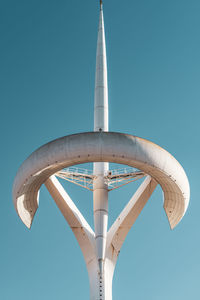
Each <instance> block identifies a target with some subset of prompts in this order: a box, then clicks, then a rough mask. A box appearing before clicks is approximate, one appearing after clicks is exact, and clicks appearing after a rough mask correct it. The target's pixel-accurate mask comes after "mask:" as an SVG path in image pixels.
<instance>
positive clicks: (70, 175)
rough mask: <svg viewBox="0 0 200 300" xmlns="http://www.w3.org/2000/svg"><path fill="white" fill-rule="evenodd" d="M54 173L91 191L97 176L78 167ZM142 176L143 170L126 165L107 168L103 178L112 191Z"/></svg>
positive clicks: (143, 174)
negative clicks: (124, 166)
mask: <svg viewBox="0 0 200 300" xmlns="http://www.w3.org/2000/svg"><path fill="white" fill-rule="evenodd" d="M55 175H56V176H57V177H59V178H62V179H65V180H67V181H69V182H71V183H74V184H76V185H78V186H81V187H83V188H85V189H87V190H89V191H93V182H94V180H95V179H96V178H97V176H95V175H93V171H91V170H88V169H83V168H79V167H70V168H67V169H63V170H61V171H58V172H57V173H56V174H55ZM144 176H145V173H144V172H142V171H140V170H136V169H135V168H130V167H129V168H128V167H127V168H121V169H113V170H109V171H108V172H107V175H106V176H104V180H105V183H106V184H107V185H108V191H112V190H115V189H117V188H119V187H122V186H124V185H126V184H128V183H131V182H134V181H136V180H138V179H141V178H143V177H144Z"/></svg>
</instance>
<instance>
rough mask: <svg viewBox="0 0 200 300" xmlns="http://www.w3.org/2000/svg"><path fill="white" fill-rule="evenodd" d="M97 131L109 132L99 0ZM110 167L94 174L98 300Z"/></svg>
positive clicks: (98, 166) (102, 296)
mask: <svg viewBox="0 0 200 300" xmlns="http://www.w3.org/2000/svg"><path fill="white" fill-rule="evenodd" d="M94 131H108V84H107V62H106V45H105V32H104V20H103V6H102V1H100V16H99V28H98V40H97V53H96V78H95V99H94ZM108 168H109V165H108V163H107V162H97V163H94V165H93V173H94V175H95V179H94V182H93V190H94V192H93V208H94V228H95V240H96V256H97V266H98V267H97V272H98V274H96V275H97V278H98V290H99V292H98V295H99V297H98V298H97V299H105V293H104V286H105V282H104V281H105V276H104V265H105V251H106V237H107V226H108V187H107V184H106V182H105V179H104V176H105V175H106V174H107V172H108ZM90 281H91V280H90ZM95 300H96V299H95Z"/></svg>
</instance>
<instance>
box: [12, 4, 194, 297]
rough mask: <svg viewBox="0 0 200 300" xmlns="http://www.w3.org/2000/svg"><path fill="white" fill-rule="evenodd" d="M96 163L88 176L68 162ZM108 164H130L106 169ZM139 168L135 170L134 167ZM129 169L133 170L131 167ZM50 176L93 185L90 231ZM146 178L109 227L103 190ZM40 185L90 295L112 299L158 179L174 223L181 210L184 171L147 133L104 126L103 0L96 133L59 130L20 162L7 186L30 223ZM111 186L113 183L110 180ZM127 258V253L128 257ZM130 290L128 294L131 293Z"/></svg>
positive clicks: (185, 182) (183, 207)
mask: <svg viewBox="0 0 200 300" xmlns="http://www.w3.org/2000/svg"><path fill="white" fill-rule="evenodd" d="M88 162H89V163H94V167H93V174H91V173H89V172H88V170H86V171H85V170H84V171H83V170H80V169H79V168H73V167H72V166H74V165H78V164H83V163H88ZM108 162H113V163H119V164H124V165H128V166H130V167H131V168H129V170H128V171H127V169H124V170H122V172H121V170H114V171H113V172H108V167H109V166H108ZM135 168H137V170H136V169H135ZM130 169H131V170H130ZM56 177H61V178H64V179H66V180H68V181H70V182H73V183H75V184H78V185H79V186H82V187H84V188H87V189H89V190H91V191H93V202H94V203H93V209H94V230H93V229H92V228H91V227H90V226H89V224H88V222H87V221H86V219H85V218H84V217H83V215H82V214H81V212H80V211H79V210H78V208H77V207H76V205H75V204H74V202H73V201H72V199H71V198H70V196H69V195H68V194H67V192H66V191H65V189H64V188H63V187H62V185H61V183H60V182H59V180H58V179H57V178H56ZM141 177H146V178H145V180H144V181H143V182H142V184H141V185H140V187H139V188H138V189H137V191H136V192H135V194H134V195H133V196H132V198H131V199H130V200H129V202H128V204H127V205H126V206H125V208H124V209H123V210H122V212H121V213H120V214H119V216H118V217H117V219H116V221H115V222H114V223H113V224H112V226H111V227H110V229H109V230H107V226H108V192H109V191H111V190H113V189H114V188H117V187H120V186H122V185H124V184H126V183H129V182H131V181H134V180H136V179H139V178H141ZM43 183H44V184H45V186H46V188H47V189H48V191H49V193H50V194H51V196H52V198H53V199H54V201H55V202H56V204H57V206H58V208H59V209H60V211H61V212H62V214H63V216H64V218H65V219H66V221H67V222H68V224H69V226H70V227H71V229H72V231H73V233H74V235H75V237H76V239H77V241H78V243H79V246H80V248H81V250H82V253H83V256H84V259H85V262H86V266H87V270H88V275H89V281H90V299H91V300H112V278H113V273H114V269H115V264H116V261H117V258H118V254H119V252H120V249H121V246H122V244H123V242H124V240H125V238H126V235H127V234H128V232H129V230H130V228H131V227H132V225H133V224H134V222H135V220H136V219H137V217H138V215H139V214H140V212H141V211H142V209H143V207H144V205H145V204H146V202H147V200H148V199H149V197H150V196H151V194H152V193H153V191H154V189H155V188H156V186H157V184H160V186H161V188H162V190H163V195H164V209H165V212H166V214H167V217H168V220H169V223H170V226H171V228H172V229H173V228H174V227H175V226H176V225H177V224H178V223H179V222H180V220H181V219H182V217H183V216H184V214H185V212H186V210H187V207H188V203H189V197H190V188H189V183H188V179H187V176H186V174H185V172H184V170H183V168H182V167H181V165H180V164H179V163H178V162H177V160H176V159H175V158H173V156H172V155H171V154H169V153H168V152H167V151H166V150H164V149H162V148H161V147H158V146H157V145H155V144H154V143H152V142H149V141H147V140H145V139H142V138H139V137H136V136H133V135H127V134H123V133H117V132H108V87H107V66H106V46H105V33H104V21H103V9H102V1H100V18H99V31H98V42H97V57H96V80H95V105H94V132H86V133H79V134H74V135H69V136H65V137H62V138H59V139H56V140H54V141H51V142H50V143H47V144H46V145H43V146H42V147H40V148H39V149H37V150H36V151H34V152H33V153H32V154H31V155H30V156H29V157H28V158H27V159H26V160H25V161H24V162H23V164H22V165H21V167H20V168H19V170H18V172H17V175H16V177H15V181H14V185H13V200H14V205H15V208H16V211H17V213H18V215H19V217H20V218H21V220H22V221H23V222H24V224H25V225H26V226H27V227H28V228H30V227H31V225H32V222H33V218H34V215H35V213H36V211H37V209H38V205H39V190H40V187H41V185H42V184H43ZM115 184H116V185H117V186H115ZM130 259H131V258H130ZM131 297H132V295H131V296H130V298H131Z"/></svg>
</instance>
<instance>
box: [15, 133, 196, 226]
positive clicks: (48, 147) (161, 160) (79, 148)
mask: <svg viewBox="0 0 200 300" xmlns="http://www.w3.org/2000/svg"><path fill="white" fill-rule="evenodd" d="M97 161H104V162H114V163H119V164H125V165H129V166H131V167H135V168H138V169H140V170H142V171H144V172H145V173H147V174H149V175H150V176H151V177H153V178H154V179H155V180H156V181H157V182H158V183H159V184H160V185H161V187H162V190H163V192H164V209H165V211H166V214H167V216H168V220H169V223H170V226H171V228H174V227H175V226H176V225H177V224H178V223H179V222H180V220H181V219H182V217H183V216H184V214H185V212H186V209H187V207H188V203H189V197H190V188H189V183H188V179H187V176H186V174H185V172H184V170H183V168H182V167H181V165H180V164H179V163H178V162H177V160H176V159H175V158H174V157H173V156H172V155H171V154H169V153H168V152H167V151H166V150H164V149H162V148H161V147H159V146H157V145H156V144H154V143H152V142H149V141H147V140H145V139H142V138H139V137H136V136H132V135H128V134H123V133H115V132H87V133H80V134H73V135H69V136H65V137H62V138H59V139H56V140H54V141H52V142H50V143H47V144H45V145H44V146H42V147H40V148H39V149H37V150H36V151H35V152H33V153H32V154H31V155H30V156H29V157H28V158H27V159H26V160H25V161H24V163H23V164H22V165H21V167H20V168H19V170H18V173H17V175H16V177H15V181H14V186H13V199H14V204H15V208H16V210H17V212H18V214H19V216H20V218H21V219H22V221H23V222H24V224H25V225H26V226H27V227H28V228H30V227H31V224H32V221H33V217H34V215H35V212H36V210H37V208H38V200H39V189H40V186H41V185H42V184H43V183H44V182H45V181H46V180H47V179H48V178H49V177H50V176H51V175H52V174H54V173H56V172H57V171H58V170H61V169H63V168H66V167H69V166H72V165H76V164H82V163H87V162H97Z"/></svg>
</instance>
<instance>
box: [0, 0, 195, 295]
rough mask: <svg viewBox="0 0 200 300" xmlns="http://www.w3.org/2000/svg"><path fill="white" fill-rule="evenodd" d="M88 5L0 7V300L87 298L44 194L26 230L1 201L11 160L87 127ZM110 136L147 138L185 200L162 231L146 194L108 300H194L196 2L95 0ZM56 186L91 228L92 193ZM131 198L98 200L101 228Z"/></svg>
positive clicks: (81, 271)
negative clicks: (180, 182)
mask: <svg viewBox="0 0 200 300" xmlns="http://www.w3.org/2000/svg"><path fill="white" fill-rule="evenodd" d="M98 15H99V4H98V1H95V0H85V1H80V0H73V1H69V0H68V1H66V0H65V1H64V0H59V1H53V0H48V1H47V0H42V1H41V0H40V1H38V0H34V1H30V0H18V1H16V0H0V23H1V24H0V36H1V47H0V99H1V110H0V114H1V118H0V122H1V126H0V128H1V149H0V151H1V201H0V205H1V208H0V211H1V218H0V223H1V224H0V230H1V244H0V251H1V252H0V253H1V259H0V262H1V263H0V282H1V288H0V299H2V300H13V299H17V300H18V299H19V300H36V299H37V300H46V299H48V300H55V299H56V300H64V299H65V300H66V299H82V300H86V299H89V283H88V277H87V271H86V267H85V263H84V259H83V257H82V253H81V250H80V248H79V246H78V243H77V242H76V240H75V237H74V236H73V234H72V232H71V230H70V228H69V227H68V224H67V223H66V221H65V220H64V218H63V217H62V215H61V213H60V212H59V210H58V209H57V207H56V205H55V204H54V202H53V200H52V199H51V197H50V196H49V194H48V192H47V191H46V190H45V187H42V189H41V195H40V207H39V209H38V212H37V214H36V216H35V220H34V223H33V226H32V229H31V230H30V231H29V230H28V229H27V228H26V227H25V226H24V225H23V224H22V222H21V221H20V219H19V218H18V216H17V214H16V212H15V210H14V206H13V203H12V184H13V180H14V177H15V174H16V172H17V169H18V167H19V166H20V164H21V163H22V162H23V161H24V160H25V159H26V157H27V156H28V155H29V154H30V153H31V152H33V151H34V150H35V149H37V148H38V147H39V146H41V145H43V144H45V143H47V142H48V141H50V140H53V139H55V138H58V137H61V136H64V135H68V134H72V133H77V132H84V131H92V130H93V96H94V74H95V56H96V40H97V27H98ZM104 18H105V29H106V41H107V59H108V85H109V117H110V130H111V131H120V132H124V133H130V134H133V135H137V136H140V137H143V138H146V139H149V140H151V141H153V142H155V143H156V144H159V145H160V146H161V147H163V148H165V149H166V150H168V151H169V152H170V153H171V154H172V155H174V156H175V158H176V159H177V160H178V161H179V162H180V163H181V164H182V166H183V167H184V169H185V171H186V173H187V175H188V179H189V182H190V186H191V202H190V205H189V208H188V211H187V213H186V215H185V217H184V218H183V220H182V221H181V223H180V224H179V225H178V226H177V228H175V230H174V231H171V230H170V228H169V225H168V221H167V218H166V216H165V213H164V210H163V208H162V205H163V198H162V192H161V189H160V188H157V189H156V191H155V192H154V194H153V196H152V197H151V198H150V200H149V202H148V203H147V205H146V207H145V208H144V210H143V211H142V213H141V215H140V216H139V218H138V220H137V221H136V223H135V224H134V226H133V228H132V229H131V231H130V233H129V234H128V236H127V239H126V241H125V243H124V245H123V247H122V249H121V252H120V255H119V259H118V262H117V266H116V270H115V275H114V279H113V299H114V300H122V299H125V300H128V299H137V300H146V299H148V300H160V299H162V300H169V299H170V300H179V299H181V300H188V299H195V300H196V299H200V284H199V280H200V239H199V229H200V216H199V212H200V200H199V186H200V183H199V182H200V181H199V171H198V170H199V167H200V162H199V148H200V139H199V129H200V126H199V123H200V121H199V115H200V1H199V0H168V1H163V0H151V1H149V0H134V1H133V0H127V1H116V0H115V1H114V0H109V1H106V0H105V1H104ZM65 186H66V189H67V191H68V192H69V194H70V195H71V196H72V198H73V200H74V201H75V203H76V205H77V206H78V207H79V208H80V210H81V211H82V212H83V214H84V216H85V217H86V218H88V220H89V223H90V224H91V225H92V224H93V221H92V194H91V193H90V192H88V191H85V190H81V189H80V188H76V187H75V186H72V185H70V184H66V185H65ZM133 191H134V186H133V185H128V186H127V187H124V188H122V189H120V190H118V191H115V192H111V193H110V200H109V207H110V220H109V226H110V225H111V224H112V222H113V220H114V219H115V218H116V217H117V215H118V213H119V212H120V210H121V209H122V208H123V207H124V205H125V204H126V203H127V201H128V200H129V198H130V197H131V195H132V193H133Z"/></svg>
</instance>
